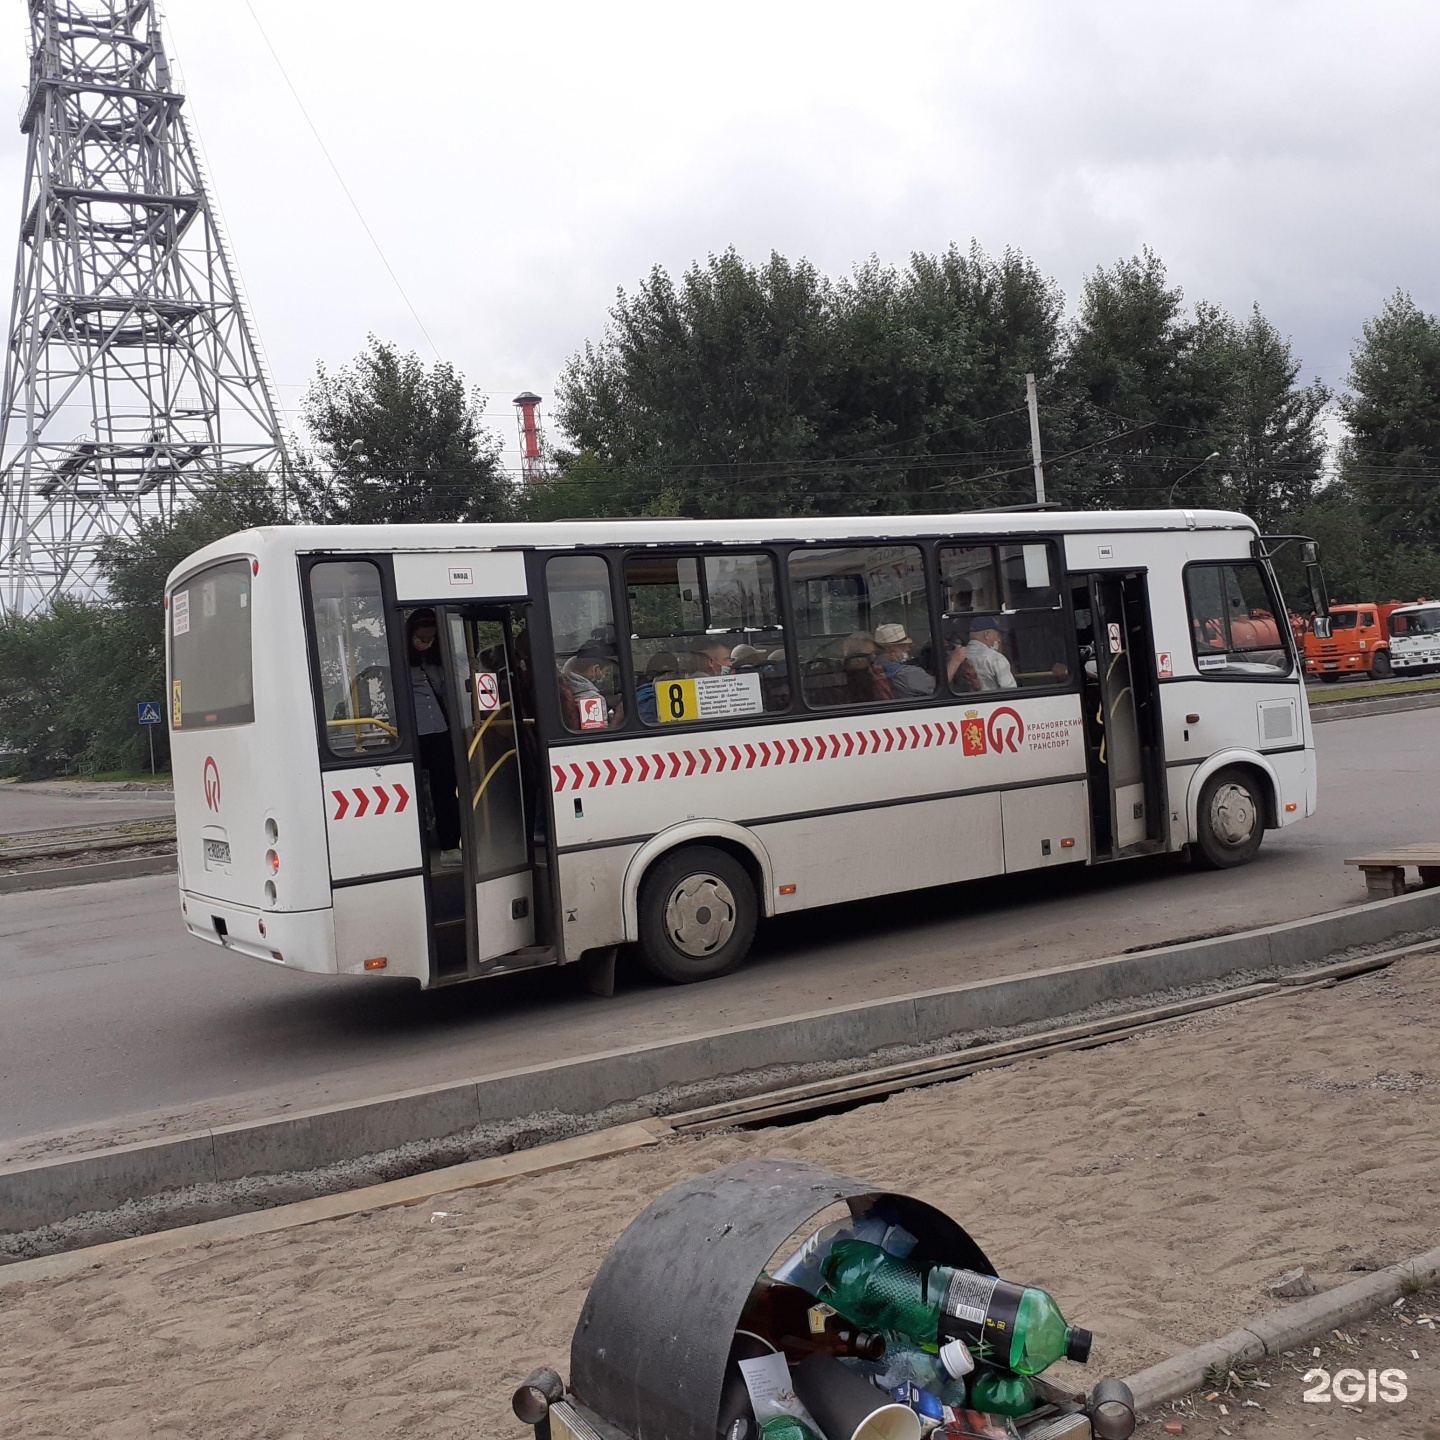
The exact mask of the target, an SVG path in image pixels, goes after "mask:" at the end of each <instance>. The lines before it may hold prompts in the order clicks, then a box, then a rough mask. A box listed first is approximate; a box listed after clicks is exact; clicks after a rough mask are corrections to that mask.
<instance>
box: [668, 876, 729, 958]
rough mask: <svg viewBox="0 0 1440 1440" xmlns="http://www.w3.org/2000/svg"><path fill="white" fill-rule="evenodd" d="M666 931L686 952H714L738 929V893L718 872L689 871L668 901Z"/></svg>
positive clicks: (706, 953) (686, 953)
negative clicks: (690, 872) (731, 889)
mask: <svg viewBox="0 0 1440 1440" xmlns="http://www.w3.org/2000/svg"><path fill="white" fill-rule="evenodd" d="M665 933H666V934H667V935H669V937H670V942H671V944H673V945H674V946H675V948H676V949H677V950H678V951H680V953H681V954H682V955H694V956H701V955H713V954H714V953H715V951H716V950H718V949H720V947H721V946H722V945H724V944H725V942H726V941H727V940H729V938H730V937H731V936H732V935H733V934H734V933H735V897H734V895H732V894H731V893H730V887H729V886H728V885H727V884H726V883H725V882H724V881H723V880H721V879H719V878H718V877H717V876H714V875H706V874H700V875H687V876H686V877H685V879H683V880H682V881H681V882H680V883H679V884H678V885H677V886H676V887H675V888H674V889H673V890H672V891H671V892H670V899H669V900H668V901H667V902H666V904H665Z"/></svg>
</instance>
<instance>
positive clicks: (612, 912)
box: [556, 841, 640, 964]
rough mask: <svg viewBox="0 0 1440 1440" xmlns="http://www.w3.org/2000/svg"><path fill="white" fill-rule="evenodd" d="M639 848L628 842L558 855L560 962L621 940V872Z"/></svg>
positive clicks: (623, 896)
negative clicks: (560, 899) (560, 901)
mask: <svg viewBox="0 0 1440 1440" xmlns="http://www.w3.org/2000/svg"><path fill="white" fill-rule="evenodd" d="M639 848H640V846H639V843H638V842H633V841H632V842H631V843H630V844H626V845H609V846H606V847H605V848H604V849H600V850H579V851H576V852H575V853H573V854H569V855H561V856H560V859H559V880H560V894H561V896H562V897H563V901H562V905H561V912H560V916H559V920H560V923H559V924H558V925H557V926H556V934H557V935H558V937H559V941H560V944H559V950H560V959H561V961H562V963H566V964H568V963H569V962H570V961H572V960H578V959H579V958H580V956H581V955H582V954H583V953H584V952H585V951H586V950H594V949H597V948H599V947H600V946H603V945H619V944H620V943H621V942H622V941H623V940H624V939H625V872H626V870H627V869H629V867H630V861H631V860H632V859H633V858H634V855H635V852H636V851H637V850H638V849H639Z"/></svg>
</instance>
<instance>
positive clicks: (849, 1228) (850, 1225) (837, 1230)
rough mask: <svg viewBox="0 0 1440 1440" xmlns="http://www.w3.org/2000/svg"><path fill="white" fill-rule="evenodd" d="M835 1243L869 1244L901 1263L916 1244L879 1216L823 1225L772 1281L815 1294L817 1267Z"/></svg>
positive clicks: (775, 1273) (817, 1278) (904, 1231)
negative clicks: (841, 1241)
mask: <svg viewBox="0 0 1440 1440" xmlns="http://www.w3.org/2000/svg"><path fill="white" fill-rule="evenodd" d="M837 1240H868V1241H869V1242H870V1243H871V1244H872V1245H878V1246H879V1247H880V1248H881V1249H882V1250H884V1251H885V1252H886V1254H888V1255H895V1256H898V1257H899V1258H900V1259H902V1260H903V1259H904V1258H905V1256H907V1255H908V1254H909V1253H910V1252H911V1251H912V1250H913V1249H914V1248H915V1246H916V1245H917V1244H919V1241H917V1240H916V1239H915V1237H914V1236H913V1235H912V1234H911V1233H910V1232H909V1231H908V1230H907V1229H905V1227H904V1226H903V1225H892V1224H891V1223H890V1222H889V1221H888V1220H882V1219H881V1218H880V1217H879V1216H878V1215H868V1216H866V1217H865V1218H864V1219H863V1220H835V1221H832V1222H831V1223H830V1224H829V1225H822V1226H821V1227H820V1229H818V1230H817V1231H816V1232H815V1233H814V1234H813V1235H812V1236H811V1237H810V1238H809V1239H808V1240H807V1241H806V1242H805V1243H804V1244H803V1245H802V1246H801V1247H800V1248H799V1249H798V1250H797V1251H796V1252H795V1253H794V1254H793V1255H792V1256H791V1257H790V1258H789V1259H788V1260H786V1261H785V1262H784V1264H782V1265H777V1266H776V1267H775V1271H774V1278H775V1279H776V1280H780V1281H782V1282H784V1283H785V1284H787V1285H798V1286H799V1287H800V1288H801V1289H802V1290H808V1291H809V1292H810V1293H811V1294H812V1295H814V1294H816V1293H817V1292H818V1291H819V1289H820V1283H821V1281H820V1266H821V1265H822V1264H823V1263H824V1260H825V1257H826V1256H827V1255H828V1254H829V1253H830V1250H831V1247H832V1246H833V1245H834V1244H835V1242H836V1241H837Z"/></svg>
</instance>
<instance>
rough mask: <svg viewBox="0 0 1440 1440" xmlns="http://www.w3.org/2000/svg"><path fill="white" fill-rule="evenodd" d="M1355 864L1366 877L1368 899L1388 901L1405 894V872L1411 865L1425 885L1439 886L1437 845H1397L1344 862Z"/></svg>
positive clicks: (1439, 863) (1439, 848)
mask: <svg viewBox="0 0 1440 1440" xmlns="http://www.w3.org/2000/svg"><path fill="white" fill-rule="evenodd" d="M1345 863H1346V864H1347V865H1356V866H1358V867H1359V868H1360V872H1361V873H1362V874H1363V875H1364V876H1365V893H1366V894H1367V896H1368V897H1369V898H1370V899H1371V900H1388V899H1390V898H1391V896H1393V895H1403V894H1404V893H1405V870H1406V867H1407V866H1410V865H1413V866H1414V867H1415V868H1416V869H1417V870H1418V871H1419V872H1420V883H1421V885H1424V886H1427V887H1428V886H1431V885H1440V843H1431V844H1426V845H1397V846H1395V847H1394V849H1392V850H1379V851H1377V852H1376V853H1375V854H1373V855H1357V856H1355V857H1354V858H1353V859H1347V860H1346V861H1345Z"/></svg>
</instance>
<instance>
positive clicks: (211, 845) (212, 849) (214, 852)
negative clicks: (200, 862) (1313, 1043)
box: [205, 840, 230, 865]
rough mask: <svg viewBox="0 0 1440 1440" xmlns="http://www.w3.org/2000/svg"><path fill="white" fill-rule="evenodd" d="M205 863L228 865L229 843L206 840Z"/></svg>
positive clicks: (226, 841)
mask: <svg viewBox="0 0 1440 1440" xmlns="http://www.w3.org/2000/svg"><path fill="white" fill-rule="evenodd" d="M205 863H206V864H207V865H228V864H229V863H230V842H229V841H228V840H207V841H206V842H205Z"/></svg>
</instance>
